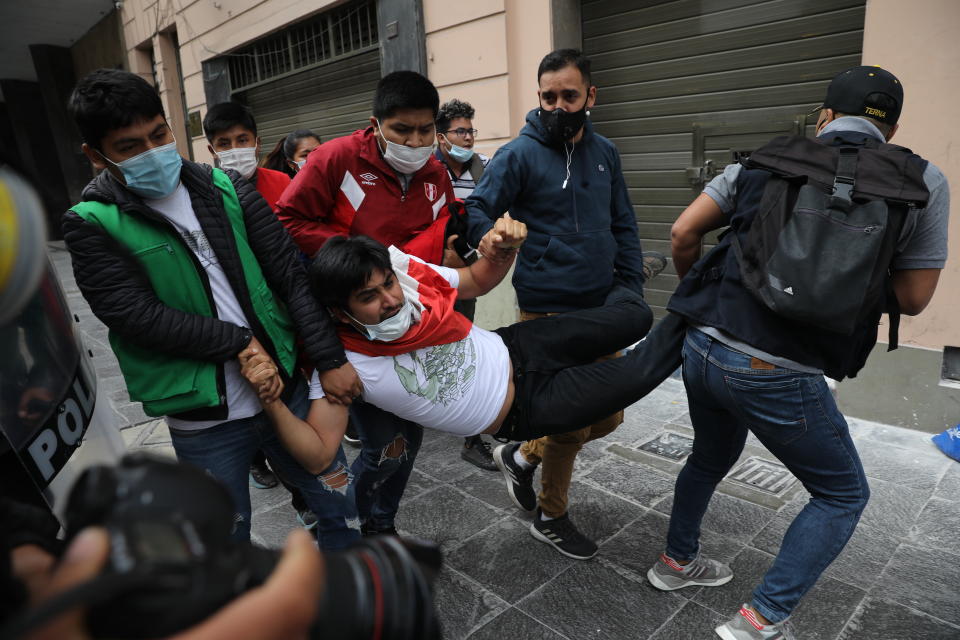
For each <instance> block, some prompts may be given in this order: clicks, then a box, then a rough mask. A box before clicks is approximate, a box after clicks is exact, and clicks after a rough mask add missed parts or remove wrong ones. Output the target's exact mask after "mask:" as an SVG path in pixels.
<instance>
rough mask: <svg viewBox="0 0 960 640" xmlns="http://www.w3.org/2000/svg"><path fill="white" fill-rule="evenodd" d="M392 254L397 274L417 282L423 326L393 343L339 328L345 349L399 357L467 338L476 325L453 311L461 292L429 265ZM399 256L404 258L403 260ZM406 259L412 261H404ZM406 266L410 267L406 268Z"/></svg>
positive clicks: (343, 327)
mask: <svg viewBox="0 0 960 640" xmlns="http://www.w3.org/2000/svg"><path fill="white" fill-rule="evenodd" d="M390 253H391V258H392V259H393V263H394V264H393V267H394V271H396V272H401V273H406V274H407V275H409V276H410V277H412V278H413V279H414V280H416V281H417V284H418V286H417V295H418V296H419V299H420V304H422V305H423V310H422V311H421V312H420V322H418V323H417V324H414V325H412V326H411V327H410V329H409V330H407V332H406V333H405V334H404V335H403V337H402V338H400V339H399V340H394V341H392V342H383V341H380V340H370V339H368V338H367V337H366V336H365V335H362V334H361V333H360V332H359V331H357V330H356V329H355V328H354V327H353V326H350V325H343V324H341V325H338V326H337V333H338V334H339V335H340V340H341V342H343V346H344V348H346V349H347V350H349V351H355V352H356V353H362V354H364V355H367V356H397V355H400V354H403V353H410V352H411V351H415V350H417V349H422V348H423V347H435V346H437V345H441V344H450V343H451V342H459V341H460V340H463V339H464V338H466V337H467V334H468V333H470V328H471V327H472V326H473V323H472V322H470V321H469V320H467V319H466V318H465V317H464V316H462V315H461V314H459V313H457V312H456V311H454V310H453V303H454V302H456V300H457V290H456V289H454V288H453V287H451V286H450V283H449V282H447V280H446V279H445V278H444V277H443V276H441V275H440V274H439V273H437V272H436V271H434V270H433V269H432V268H430V267H429V266H427V265H426V264H423V263H422V262H419V261H417V260H412V259H409V256H405V255H404V254H402V253H400V252H399V251H397V252H394V251H391V252H390ZM397 254H400V257H401V259H400V260H398V259H397ZM403 257H406V258H408V259H407V260H402V258H403ZM404 262H405V263H406V264H402V263H404Z"/></svg>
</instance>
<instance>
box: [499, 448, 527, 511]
mask: <svg viewBox="0 0 960 640" xmlns="http://www.w3.org/2000/svg"><path fill="white" fill-rule="evenodd" d="M519 448H520V443H519V442H516V443H514V444H502V445H500V446H499V447H497V448H496V449H494V450H493V461H494V463H496V465H497V468H498V469H500V472H501V473H502V474H503V478H504V480H506V481H507V493H509V494H510V499H511V500H513V504H515V505H517V507H518V508H520V509H523V510H524V511H533V510H534V509H536V508H537V494H536V493H535V492H534V490H533V472H534V471H535V470H536V467H531V468H530V469H524V468H523V467H521V466H520V465H518V464H517V463H516V462H514V460H513V452H514V451H516V450H517V449H519Z"/></svg>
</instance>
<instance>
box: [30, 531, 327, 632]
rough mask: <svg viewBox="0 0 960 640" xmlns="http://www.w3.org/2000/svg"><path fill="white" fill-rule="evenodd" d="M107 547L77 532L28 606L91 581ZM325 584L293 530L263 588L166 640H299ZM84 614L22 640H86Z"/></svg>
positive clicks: (310, 550) (103, 536) (99, 538)
mask: <svg viewBox="0 0 960 640" xmlns="http://www.w3.org/2000/svg"><path fill="white" fill-rule="evenodd" d="M109 546H110V541H109V538H108V536H107V532H106V531H105V530H104V529H101V528H98V527H93V528H89V529H85V530H83V531H81V532H80V533H79V534H78V535H77V537H76V538H75V539H74V541H73V543H72V544H71V545H70V547H69V548H68V549H67V551H66V553H65V554H64V557H63V560H61V561H60V563H59V564H58V565H57V566H56V568H55V569H54V571H53V572H52V573H51V574H50V576H49V578H48V579H46V580H44V581H42V582H40V583H35V584H37V589H36V591H34V592H33V593H32V594H31V604H32V605H37V604H39V603H41V602H43V601H44V600H47V599H49V598H53V597H54V596H56V595H58V594H60V593H62V592H65V591H67V590H69V589H72V588H74V587H76V586H79V585H81V584H83V583H85V582H89V581H90V580H93V579H94V578H96V577H97V576H98V575H100V572H101V571H102V570H103V566H104V564H106V560H107V554H108V552H109ZM325 579H326V576H325V571H324V565H323V556H321V555H320V552H319V551H317V548H316V546H315V545H314V542H313V539H312V538H311V537H310V535H309V534H308V533H307V532H306V531H303V530H302V529H295V530H294V531H293V532H291V533H290V536H289V537H288V538H287V546H286V548H285V549H284V551H283V555H282V556H281V557H280V561H279V563H277V567H276V569H274V571H273V573H272V574H270V578H269V579H268V580H267V582H266V583H264V585H263V586H261V587H259V588H257V589H252V590H251V591H249V592H247V593H245V594H244V595H243V596H241V597H239V598H237V599H236V600H234V601H233V602H231V603H230V604H228V605H227V606H226V607H224V608H223V609H221V610H220V611H219V612H218V613H217V614H216V615H215V616H213V617H211V618H208V619H207V620H205V621H204V622H202V623H200V624H198V625H196V626H195V627H193V628H191V629H188V630H186V631H184V632H182V633H179V634H177V635H175V636H172V637H171V639H170V640H237V639H238V638H257V639H258V640H286V639H288V638H295V639H298V640H299V639H300V638H304V639H305V638H307V637H308V632H309V629H310V625H311V624H312V623H313V620H314V618H315V616H316V614H317V607H318V605H319V602H320V596H321V595H323V585H324V582H325ZM84 613H85V612H84V610H83V608H81V607H77V608H75V609H72V610H70V611H68V612H67V613H64V614H63V615H61V616H59V617H57V618H55V619H54V620H52V621H51V622H50V623H48V624H47V625H46V626H44V627H42V628H40V629H38V630H37V631H35V632H33V633H32V634H30V635H29V636H28V637H27V638H26V639H25V640H91V636H90V634H89V633H88V631H87V629H86V624H85V620H84Z"/></svg>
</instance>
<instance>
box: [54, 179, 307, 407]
mask: <svg viewBox="0 0 960 640" xmlns="http://www.w3.org/2000/svg"><path fill="white" fill-rule="evenodd" d="M213 184H214V186H216V187H217V188H218V189H219V190H220V191H221V192H222V193H223V206H224V209H226V212H227V218H228V219H229V220H230V227H231V228H232V230H233V236H234V238H235V239H236V244H237V251H238V253H239V257H240V263H241V264H242V266H243V276H244V279H245V280H246V283H247V288H248V289H249V291H250V302H251V304H252V306H253V309H254V312H255V313H256V315H257V320H259V321H260V324H261V325H262V326H263V328H264V330H265V331H266V333H267V335H268V336H269V337H270V340H271V341H272V342H273V345H274V347H275V350H276V353H277V357H278V359H279V363H278V364H280V366H282V367H283V369H284V370H285V371H286V372H287V375H291V374H292V373H293V369H294V364H295V362H296V352H295V349H296V346H295V343H294V329H293V324H292V323H291V321H290V315H289V313H288V312H287V309H286V306H285V305H284V304H283V302H282V301H281V300H280V299H279V298H278V297H277V296H276V295H275V294H274V293H273V291H271V290H270V288H269V287H268V286H267V283H266V281H265V280H264V277H263V272H262V271H261V270H260V264H259V263H258V262H257V258H256V256H255V255H254V253H253V250H252V249H251V248H250V244H249V242H248V241H247V229H246V227H245V226H244V223H243V210H242V209H241V207H240V201H239V199H238V198H237V192H236V191H235V190H234V188H233V184H232V183H231V182H230V178H229V177H228V176H227V174H225V173H224V172H223V171H220V170H219V169H214V170H213ZM70 210H71V211H73V212H74V213H76V214H77V215H79V216H80V217H81V218H83V219H84V220H85V221H87V222H89V223H91V224H95V225H98V226H99V227H100V228H102V229H103V230H104V231H105V232H106V233H107V234H109V235H110V236H111V237H112V238H113V239H114V240H116V241H117V242H119V243H120V244H121V245H123V246H125V247H126V248H127V249H128V250H129V251H130V253H131V254H132V255H133V257H134V259H135V260H136V261H137V262H139V263H140V264H141V265H142V266H143V269H144V271H145V272H146V274H147V277H148V279H149V280H150V284H151V285H152V286H153V290H154V292H155V293H156V295H157V297H158V298H159V299H160V301H161V302H163V304H165V305H167V306H169V307H173V308H174V309H179V310H180V311H183V312H186V313H192V314H197V315H202V316H208V317H215V316H216V307H215V306H214V303H213V300H212V299H211V297H210V296H208V294H207V290H206V287H205V286H204V283H203V279H202V277H201V274H200V273H199V271H198V269H199V268H200V267H198V265H197V263H196V262H195V258H194V255H193V253H192V252H191V250H190V249H189V248H188V247H187V246H186V244H185V243H184V242H183V240H182V239H181V238H180V236H179V235H178V234H177V232H176V231H175V230H174V229H173V228H171V227H169V226H167V225H161V224H155V223H153V222H150V221H148V220H145V219H143V218H141V217H140V216H138V215H131V214H129V213H124V212H122V211H120V209H119V208H118V207H117V206H116V205H115V204H104V203H101V202H81V203H79V204H77V205H75V206H74V207H72V208H71V209H70ZM109 335H110V346H111V347H113V352H114V353H115V354H116V356H117V360H118V361H119V363H120V370H121V371H122V372H123V378H124V380H125V381H126V383H127V391H128V392H129V394H130V399H131V400H134V401H138V402H142V403H143V411H144V413H146V414H147V415H149V416H165V415H170V414H177V413H182V412H184V411H190V410H192V409H200V408H204V407H216V406H219V405H221V404H223V403H224V402H226V398H225V397H221V396H220V392H219V391H218V389H217V364H216V363H214V362H210V361H207V360H197V359H194V358H189V357H186V356H178V355H171V354H167V353H163V352H158V351H157V350H155V349H148V348H145V347H142V346H140V345H139V344H138V342H137V340H136V336H132V337H127V336H121V335H119V334H118V333H117V332H116V331H113V330H112V329H111V330H110V334H109Z"/></svg>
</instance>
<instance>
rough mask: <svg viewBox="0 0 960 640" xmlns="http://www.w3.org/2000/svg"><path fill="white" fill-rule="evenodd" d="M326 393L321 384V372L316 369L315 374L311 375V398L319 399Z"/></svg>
mask: <svg viewBox="0 0 960 640" xmlns="http://www.w3.org/2000/svg"><path fill="white" fill-rule="evenodd" d="M326 395H327V394H325V393H324V392H323V387H321V386H320V372H319V371H317V370H316V369H314V370H313V375H312V376H311V377H310V399H311V400H318V399H320V398H323V397H324V396H326Z"/></svg>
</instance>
